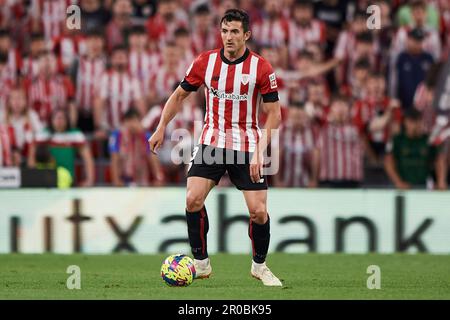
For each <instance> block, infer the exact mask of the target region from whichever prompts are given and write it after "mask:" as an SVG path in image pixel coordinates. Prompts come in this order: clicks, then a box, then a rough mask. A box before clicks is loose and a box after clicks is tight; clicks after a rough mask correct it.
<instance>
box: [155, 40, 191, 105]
mask: <svg viewBox="0 0 450 320" xmlns="http://www.w3.org/2000/svg"><path fill="white" fill-rule="evenodd" d="M185 72H186V70H185V69H183V64H182V61H181V52H180V48H179V47H177V46H176V45H175V43H174V42H168V43H167V44H166V46H165V47H164V49H163V52H162V64H161V65H160V66H159V68H158V71H157V72H154V73H153V74H152V77H151V79H150V83H149V87H148V96H149V102H150V104H151V105H153V104H159V103H161V101H164V100H166V99H167V98H168V97H169V96H170V94H171V93H172V88H173V86H174V84H177V83H179V82H180V79H182V78H183V75H184V73H185Z"/></svg>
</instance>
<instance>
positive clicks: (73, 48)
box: [51, 35, 86, 71]
mask: <svg viewBox="0 0 450 320" xmlns="http://www.w3.org/2000/svg"><path fill="white" fill-rule="evenodd" d="M51 46H52V50H53V52H55V53H56V55H57V61H58V67H59V68H60V70H61V71H64V70H66V69H68V68H69V67H71V66H72V63H73V61H74V60H75V59H76V58H77V57H78V56H79V55H83V54H84V53H85V51H86V43H85V40H84V39H83V38H82V37H79V36H66V35H61V36H59V37H55V38H54V39H52V44H51Z"/></svg>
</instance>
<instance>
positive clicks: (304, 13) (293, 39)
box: [288, 0, 326, 64]
mask: <svg viewBox="0 0 450 320" xmlns="http://www.w3.org/2000/svg"><path fill="white" fill-rule="evenodd" d="M292 17H293V19H292V21H290V24H289V38H288V40H289V61H290V63H291V64H292V63H293V61H295V60H296V57H297V54H298V52H300V51H302V50H305V49H306V48H307V45H308V44H309V43H314V44H318V45H319V46H320V48H322V49H323V48H325V45H326V27H325V24H324V23H323V22H322V21H320V20H317V19H314V5H313V2H312V1H311V0H296V1H295V2H294V4H293V8H292Z"/></svg>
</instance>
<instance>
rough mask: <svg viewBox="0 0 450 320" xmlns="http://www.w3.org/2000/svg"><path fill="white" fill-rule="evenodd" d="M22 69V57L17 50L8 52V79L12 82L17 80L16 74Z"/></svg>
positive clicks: (13, 49)
mask: <svg viewBox="0 0 450 320" xmlns="http://www.w3.org/2000/svg"><path fill="white" fill-rule="evenodd" d="M21 67H22V55H21V53H20V51H19V50H18V49H15V48H11V49H10V50H9V52H8V70H9V78H10V79H11V80H13V81H16V80H17V74H18V72H19V71H20V68H21Z"/></svg>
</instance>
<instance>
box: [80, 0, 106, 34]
mask: <svg viewBox="0 0 450 320" xmlns="http://www.w3.org/2000/svg"><path fill="white" fill-rule="evenodd" d="M79 4H80V9H81V32H82V33H83V34H86V33H89V32H91V31H94V30H100V29H103V28H104V26H106V25H107V24H108V22H109V19H111V12H110V11H109V10H106V9H105V7H104V6H103V4H102V1H101V0H80V1H79Z"/></svg>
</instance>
